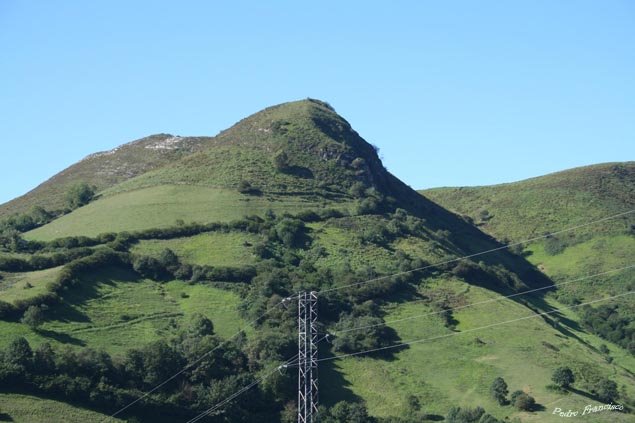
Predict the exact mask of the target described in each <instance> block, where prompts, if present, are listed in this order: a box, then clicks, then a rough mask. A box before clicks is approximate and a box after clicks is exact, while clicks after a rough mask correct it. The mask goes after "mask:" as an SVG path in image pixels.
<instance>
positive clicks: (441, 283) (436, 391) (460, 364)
mask: <svg viewBox="0 0 635 423" xmlns="http://www.w3.org/2000/svg"><path fill="white" fill-rule="evenodd" d="M435 285H436V289H439V288H441V287H442V288H443V289H446V290H451V291H453V292H456V293H458V294H460V297H461V299H462V301H465V302H466V303H472V302H477V301H484V300H487V299H490V298H496V296H495V295H493V294H492V293H491V292H490V291H487V290H485V289H482V288H478V287H474V286H469V285H467V284H464V283H463V282H459V281H453V280H438V281H435V282H433V283H432V286H435ZM553 306H554V307H562V306H561V305H558V304H557V303H553ZM386 312H387V316H386V319H387V320H398V319H403V318H407V317H409V316H415V315H420V314H425V313H429V312H431V309H430V308H429V307H427V306H426V305H424V304H421V303H416V302H414V303H413V302H409V303H402V304H395V305H392V306H389V307H387V308H386ZM531 314H532V313H531V312H530V311H529V310H528V309H527V308H525V307H523V306H521V305H519V304H518V303H515V302H513V301H511V300H503V301H500V302H495V303H490V304H487V305H482V306H475V307H473V308H467V309H464V310H461V311H458V312H456V313H455V314H454V317H455V319H456V320H458V321H459V324H458V326H457V329H458V330H459V331H461V330H468V329H471V328H477V327H481V326H486V325H489V324H492V323H497V322H501V321H506V320H513V319H516V318H518V317H523V316H529V315H531ZM567 314H568V315H569V316H572V315H571V314H569V313H565V315H567ZM391 327H393V328H394V329H395V330H396V331H397V333H398V334H399V337H400V338H401V340H402V341H404V342H405V341H410V340H416V339H422V338H432V337H435V336H439V335H445V334H451V333H452V332H451V331H450V330H449V329H447V328H445V327H444V326H443V325H442V322H441V320H440V319H439V318H438V317H437V316H434V315H432V316H427V317H424V318H417V319H413V320H408V321H404V322H399V323H394V324H392V325H391ZM573 333H574V334H575V335H576V336H580V337H581V338H582V339H584V341H585V342H588V343H589V344H590V345H592V346H594V347H596V348H597V347H598V346H599V345H600V344H602V343H606V342H605V341H602V340H600V339H598V338H597V337H595V336H593V335H590V334H586V333H584V332H582V331H577V330H574V331H573ZM477 338H478V339H480V340H481V341H482V342H483V343H480V342H478V341H476V339H477ZM545 343H548V344H551V345H553V346H555V347H556V348H557V349H558V351H554V350H553V349H551V348H550V347H548V346H547V345H546V344H545ZM610 349H611V350H612V351H616V354H615V356H614V358H615V360H614V362H613V364H611V365H609V364H608V363H606V361H605V360H604V358H603V357H601V356H600V355H599V354H598V353H597V352H595V351H593V350H592V349H591V348H589V347H587V346H585V345H583V344H582V343H580V342H578V341H576V340H575V339H572V338H567V337H565V336H563V335H562V334H561V333H560V332H558V331H557V330H555V329H553V328H552V327H550V326H549V325H547V324H546V323H545V322H544V321H543V320H542V319H541V318H533V319H529V320H525V321H522V322H517V323H511V324H507V325H503V326H497V327H495V328H490V329H484V330H479V331H475V332H472V333H465V334H457V335H455V336H450V337H448V338H443V339H438V340H434V341H429V342H424V343H419V344H414V345H411V346H410V347H409V348H408V349H406V350H404V351H401V352H398V353H396V354H395V355H394V358H393V359H391V360H383V359H377V358H369V357H358V358H345V359H340V360H336V361H335V362H334V363H333V364H332V365H329V366H328V367H327V368H326V370H323V373H322V386H328V384H329V383H330V382H335V383H341V382H342V381H341V380H338V379H339V378H340V377H341V378H343V382H344V383H343V386H345V388H344V391H342V390H337V389H335V390H333V391H330V390H329V389H323V390H322V392H323V394H322V399H323V400H324V401H325V402H327V403H332V402H334V401H336V400H338V399H339V398H340V397H341V396H358V397H361V398H363V399H364V400H366V402H367V404H368V406H369V408H370V411H371V412H372V413H373V414H375V415H378V416H382V415H386V416H388V415H395V414H397V415H403V416H406V415H407V413H408V411H407V406H406V398H407V396H408V395H415V396H417V397H418V398H419V400H420V402H421V404H422V409H423V410H424V411H425V412H427V413H429V414H436V415H445V413H446V412H447V410H448V409H449V408H450V407H452V406H456V405H471V406H476V405H481V406H483V407H485V409H486V410H487V411H488V412H490V413H492V414H494V415H495V416H497V417H500V418H503V417H505V416H510V417H514V416H519V417H521V418H522V421H528V422H550V421H553V422H555V421H560V420H559V418H554V417H552V416H551V412H552V411H553V407H554V406H555V405H556V404H558V406H559V407H561V408H565V409H568V408H571V409H578V408H584V406H585V405H587V404H590V403H595V401H593V400H590V399H588V398H586V397H584V396H581V395H578V394H570V395H563V394H558V393H554V392H551V391H549V390H547V389H546V388H545V386H546V385H547V384H549V383H551V381H550V376H551V371H552V370H553V369H555V368H556V367H558V366H560V365H568V366H571V367H572V368H573V369H574V371H575V372H576V373H578V374H585V375H586V377H588V378H590V379H591V378H593V377H595V376H597V375H600V374H602V373H603V374H607V375H611V377H613V378H615V379H616V380H617V381H618V383H619V385H620V386H621V385H626V386H629V387H630V388H629V392H630V394H631V395H632V394H633V393H635V391H634V390H633V386H635V384H634V382H635V380H634V379H633V376H632V375H628V373H627V372H626V371H624V370H623V369H622V368H621V367H620V366H624V367H625V368H627V369H633V368H634V366H635V358H633V357H632V356H628V355H627V354H625V353H623V351H622V350H621V349H620V348H618V347H616V346H612V345H611V347H610ZM333 370H336V371H337V373H339V375H336V373H334V372H333ZM497 376H502V377H503V378H504V379H505V380H506V381H507V382H508V384H509V385H510V391H512V390H515V389H525V390H526V391H527V392H530V393H531V395H533V396H534V397H535V398H536V400H537V402H538V403H539V404H541V405H542V406H544V407H545V410H543V411H539V412H535V413H519V412H516V411H515V410H514V409H513V408H511V407H500V406H498V405H497V404H496V403H495V402H494V401H493V400H492V399H491V398H490V397H489V392H488V389H489V385H490V383H491V382H492V380H493V379H494V378H495V377H497ZM630 418H631V417H630V416H618V417H616V416H614V415H612V414H606V415H600V416H597V417H596V418H595V420H593V421H597V422H609V421H620V422H626V421H629V419H630Z"/></svg>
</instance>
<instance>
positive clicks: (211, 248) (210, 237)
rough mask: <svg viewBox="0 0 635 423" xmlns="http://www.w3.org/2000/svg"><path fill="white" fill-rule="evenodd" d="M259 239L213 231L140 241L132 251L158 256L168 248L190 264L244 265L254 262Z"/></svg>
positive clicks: (243, 234) (237, 233)
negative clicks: (252, 246) (253, 247)
mask: <svg viewBox="0 0 635 423" xmlns="http://www.w3.org/2000/svg"><path fill="white" fill-rule="evenodd" d="M258 240H259V237H258V236H256V235H253V234H248V233H242V232H227V233H225V232H211V233H205V234H200V235H196V236H193V237H189V238H177V239H170V240H148V241H140V242H139V243H138V244H136V245H135V246H134V247H133V248H132V252H134V253H141V254H145V255H149V256H153V257H157V256H158V255H159V254H160V253H161V251H163V250H164V249H166V248H169V249H171V250H172V251H174V252H175V253H176V254H177V255H178V256H179V258H180V259H181V260H182V261H184V262H185V263H189V264H198V265H211V266H244V265H248V264H253V263H254V262H255V257H254V255H253V254H252V252H251V248H250V245H253V244H254V243H255V242H257V241H258Z"/></svg>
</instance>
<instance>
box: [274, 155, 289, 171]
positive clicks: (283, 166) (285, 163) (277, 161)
mask: <svg viewBox="0 0 635 423" xmlns="http://www.w3.org/2000/svg"><path fill="white" fill-rule="evenodd" d="M273 166H274V167H275V168H276V169H278V170H280V171H284V170H287V169H288V168H289V156H288V155H287V153H286V152H284V151H279V152H278V153H276V155H275V156H273Z"/></svg>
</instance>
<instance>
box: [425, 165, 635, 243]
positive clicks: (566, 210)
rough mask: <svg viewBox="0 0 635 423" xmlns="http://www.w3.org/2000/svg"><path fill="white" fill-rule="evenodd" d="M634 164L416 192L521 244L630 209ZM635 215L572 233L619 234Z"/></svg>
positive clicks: (486, 229) (633, 205)
mask: <svg viewBox="0 0 635 423" xmlns="http://www.w3.org/2000/svg"><path fill="white" fill-rule="evenodd" d="M634 176H635V162H623V163H604V164H599V165H594V166H586V167H579V168H575V169H569V170H566V171H563V172H557V173H553V174H550V175H545V176H540V177H537V178H531V179H527V180H524V181H519V182H514V183H510V184H500V185H491V186H482V187H457V188H434V189H430V190H425V191H420V192H421V193H422V194H423V195H425V196H426V197H428V198H430V199H432V200H433V201H435V202H437V203H439V204H440V205H442V206H443V207H446V208H448V209H450V210H453V211H455V212H457V213H459V214H464V215H468V216H470V217H471V218H472V219H473V220H474V222H475V223H476V224H478V225H479V226H480V227H481V228H482V229H483V230H485V231H486V232H489V233H491V234H493V235H494V236H496V237H497V238H499V239H503V238H508V239H511V240H514V241H522V240H524V239H528V238H531V237H533V236H537V235H542V234H543V233H546V232H553V231H558V230H560V229H564V228H567V227H572V226H576V225H579V224H583V223H586V222H591V221H594V220H598V219H602V218H605V217H607V216H611V215H614V214H617V213H621V212H625V211H628V210H632V209H633V208H634V207H635V197H634V196H633V189H632V186H633V178H634ZM634 223H635V215H633V214H631V215H630V216H627V217H624V218H619V219H615V220H610V221H605V222H601V223H598V224H596V225H593V226H589V227H586V228H581V229H579V230H576V231H575V235H576V236H581V235H586V236H588V235H591V236H597V235H598V234H614V233H620V232H621V233H624V232H626V231H628V229H629V225H631V224H634Z"/></svg>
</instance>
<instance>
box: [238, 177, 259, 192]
mask: <svg viewBox="0 0 635 423" xmlns="http://www.w3.org/2000/svg"><path fill="white" fill-rule="evenodd" d="M255 191H257V190H256V189H255V188H254V187H253V186H252V185H251V183H250V182H249V181H244V180H243V181H240V182H239V183H238V192H240V193H241V194H251V193H253V192H255Z"/></svg>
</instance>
